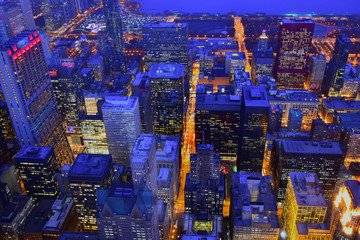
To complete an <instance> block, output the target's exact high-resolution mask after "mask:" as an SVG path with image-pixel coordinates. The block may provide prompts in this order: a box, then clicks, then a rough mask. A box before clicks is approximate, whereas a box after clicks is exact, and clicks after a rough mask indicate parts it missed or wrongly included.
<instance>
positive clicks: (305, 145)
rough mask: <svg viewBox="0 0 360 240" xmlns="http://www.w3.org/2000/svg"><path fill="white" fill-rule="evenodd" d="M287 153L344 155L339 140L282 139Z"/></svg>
mask: <svg viewBox="0 0 360 240" xmlns="http://www.w3.org/2000/svg"><path fill="white" fill-rule="evenodd" d="M281 146H282V149H283V151H284V152H285V153H300V154H326V155H329V154H334V155H343V151H342V150H341V146H340V143H339V142H330V141H320V142H319V141H293V140H281Z"/></svg>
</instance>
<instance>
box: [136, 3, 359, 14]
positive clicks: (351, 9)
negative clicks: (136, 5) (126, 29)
mask: <svg viewBox="0 0 360 240" xmlns="http://www.w3.org/2000/svg"><path fill="white" fill-rule="evenodd" d="M137 1H138V2H140V4H141V12H144V13H158V12H163V11H165V10H172V11H181V12H185V13H212V14H213V13H221V14H225V13H229V12H236V13H237V14H244V13H256V12H265V13H267V14H287V13H297V14H311V13H316V14H359V13H360V3H359V0H341V1H340V0H336V1H335V0H265V1H264V0H137Z"/></svg>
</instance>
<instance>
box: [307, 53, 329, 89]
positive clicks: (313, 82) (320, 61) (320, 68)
mask: <svg viewBox="0 0 360 240" xmlns="http://www.w3.org/2000/svg"><path fill="white" fill-rule="evenodd" d="M325 69H326V57H325V56H324V55H318V56H313V57H312V58H310V70H309V76H308V77H307V78H306V80H305V89H308V90H309V91H315V92H319V91H320V90H321V86H322V83H323V80H324V75H325Z"/></svg>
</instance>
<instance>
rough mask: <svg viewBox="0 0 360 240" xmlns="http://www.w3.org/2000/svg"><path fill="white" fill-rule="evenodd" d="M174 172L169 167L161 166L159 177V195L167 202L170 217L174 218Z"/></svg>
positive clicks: (159, 197)
mask: <svg viewBox="0 0 360 240" xmlns="http://www.w3.org/2000/svg"><path fill="white" fill-rule="evenodd" d="M173 181H174V179H173V177H172V172H171V171H170V169H169V168H160V170H159V175H158V177H157V197H158V199H161V200H163V201H164V202H165V203H166V207H167V208H168V211H167V212H168V216H166V217H168V218H170V219H172V213H173V209H174V190H175V189H174V188H173V184H174V183H173Z"/></svg>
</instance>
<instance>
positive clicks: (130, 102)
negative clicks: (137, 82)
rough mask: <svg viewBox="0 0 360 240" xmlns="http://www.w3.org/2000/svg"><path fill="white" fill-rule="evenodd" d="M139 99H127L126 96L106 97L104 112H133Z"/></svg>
mask: <svg viewBox="0 0 360 240" xmlns="http://www.w3.org/2000/svg"><path fill="white" fill-rule="evenodd" d="M138 101H139V99H138V97H125V96H119V95H117V96H113V95H108V96H105V103H104V104H103V106H102V109H103V111H104V110H105V111H107V112H109V111H114V112H118V111H133V110H134V109H135V108H136V107H137V104H138Z"/></svg>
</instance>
